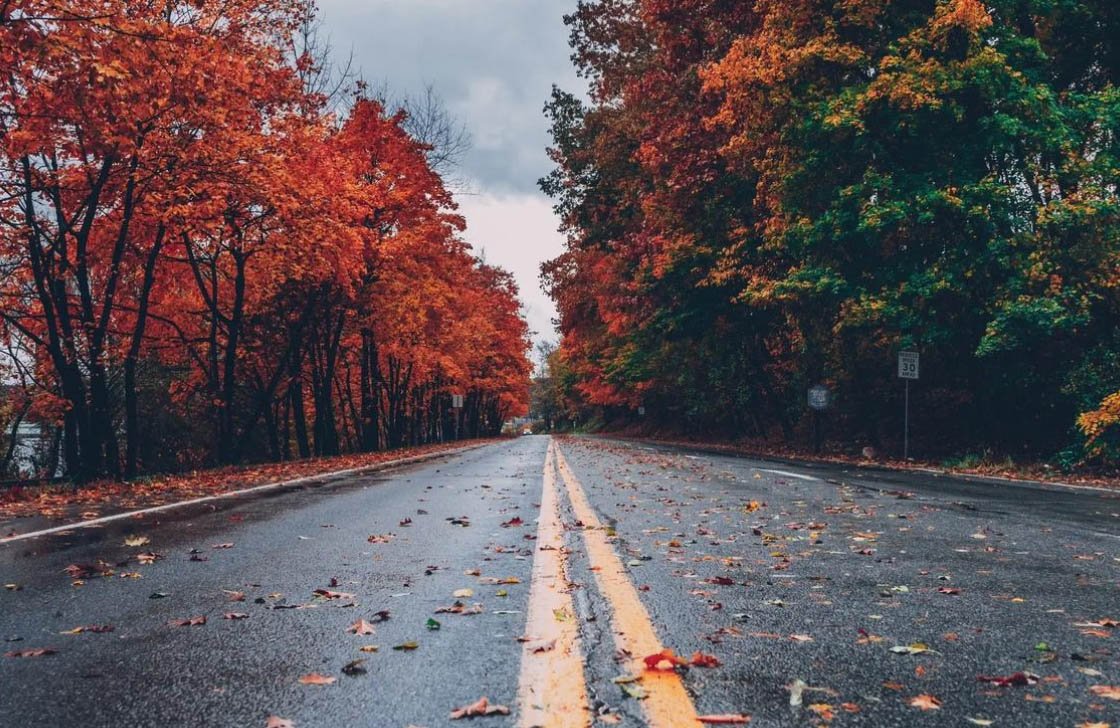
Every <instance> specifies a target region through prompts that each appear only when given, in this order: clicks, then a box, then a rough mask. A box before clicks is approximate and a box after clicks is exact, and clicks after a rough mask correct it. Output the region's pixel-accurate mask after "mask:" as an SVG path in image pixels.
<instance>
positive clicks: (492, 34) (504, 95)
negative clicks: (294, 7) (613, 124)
mask: <svg viewBox="0 0 1120 728" xmlns="http://www.w3.org/2000/svg"><path fill="white" fill-rule="evenodd" d="M574 6H575V0H395V1H389V0H373V1H372V2H370V1H368V0H367V1H362V0H321V2H320V7H321V13H320V16H321V18H322V20H323V25H324V30H325V31H326V33H327V34H328V35H329V36H330V38H331V42H332V45H333V46H334V49H335V53H336V55H342V56H345V55H346V54H347V53H348V52H350V51H351V50H352V51H353V54H354V63H355V66H357V67H358V68H359V69H360V70H361V72H362V75H363V76H364V77H365V78H366V79H368V80H370V81H381V80H382V79H384V80H385V81H387V82H388V85H389V87H390V89H391V90H393V91H394V92H398V93H399V92H403V93H409V92H411V93H415V92H417V91H419V90H420V89H422V88H423V87H424V86H425V85H426V84H429V83H430V84H432V85H433V86H434V87H435V90H436V91H437V92H438V93H439V95H440V96H441V97H442V98H443V100H444V102H445V103H446V104H447V106H448V108H449V110H450V111H451V112H452V113H454V114H455V115H456V116H457V117H458V118H459V119H461V120H462V121H463V122H464V123H465V124H466V125H467V127H468V128H469V129H470V132H471V135H472V137H473V139H474V146H473V148H472V150H471V152H470V153H469V154H468V155H467V157H466V158H465V159H464V163H463V170H462V172H463V175H464V176H465V177H467V178H470V179H472V180H474V181H475V183H476V184H477V185H478V186H479V187H480V190H479V191H480V192H483V193H492V194H532V193H534V192H535V191H536V181H537V179H538V178H540V177H541V176H543V175H544V174H546V173H547V172H548V170H549V168H550V164H551V163H550V162H549V160H548V157H547V156H546V155H545V151H544V150H545V147H546V146H547V145H548V133H547V121H546V120H545V118H544V116H543V114H542V112H541V109H542V107H543V106H544V102H545V101H546V100H547V98H548V95H549V90H550V89H551V87H552V84H554V83H559V84H560V85H561V86H564V87H566V88H569V89H576V88H579V87H580V86H581V83H580V81H579V79H577V78H576V76H575V72H574V70H573V69H572V66H571V63H570V62H569V60H568V56H569V54H570V51H569V48H568V46H567V28H565V26H564V24H563V22H562V16H563V15H564V13H566V12H569V11H571V10H572V9H573V8H574Z"/></svg>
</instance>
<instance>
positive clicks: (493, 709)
mask: <svg viewBox="0 0 1120 728" xmlns="http://www.w3.org/2000/svg"><path fill="white" fill-rule="evenodd" d="M488 715H509V708H507V707H506V706H504V705H491V704H490V700H489V699H488V698H487V697H486V696H483V697H481V698H479V699H478V700H476V701H475V702H473V703H471V704H470V705H464V706H463V707H461V708H456V709H455V710H452V711H451V720H459V719H460V718H477V717H483V716H488Z"/></svg>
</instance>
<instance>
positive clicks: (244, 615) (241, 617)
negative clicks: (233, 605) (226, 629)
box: [222, 612, 249, 619]
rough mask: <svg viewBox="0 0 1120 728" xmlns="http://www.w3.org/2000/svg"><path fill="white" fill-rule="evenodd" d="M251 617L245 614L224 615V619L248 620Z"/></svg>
mask: <svg viewBox="0 0 1120 728" xmlns="http://www.w3.org/2000/svg"><path fill="white" fill-rule="evenodd" d="M248 618H249V615H248V614H245V613H244V612H226V613H225V614H223V615H222V619H248Z"/></svg>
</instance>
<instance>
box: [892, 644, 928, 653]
mask: <svg viewBox="0 0 1120 728" xmlns="http://www.w3.org/2000/svg"><path fill="white" fill-rule="evenodd" d="M933 651H934V650H931V649H930V648H929V645H927V644H925V643H924V642H914V643H912V644H909V645H895V646H894V647H892V648H891V652H893V653H895V654H896V655H921V654H923V653H926V652H933Z"/></svg>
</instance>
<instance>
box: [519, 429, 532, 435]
mask: <svg viewBox="0 0 1120 728" xmlns="http://www.w3.org/2000/svg"><path fill="white" fill-rule="evenodd" d="M521 434H522V435H532V434H533V428H532V427H526V428H525V429H524V430H522V431H521Z"/></svg>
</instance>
